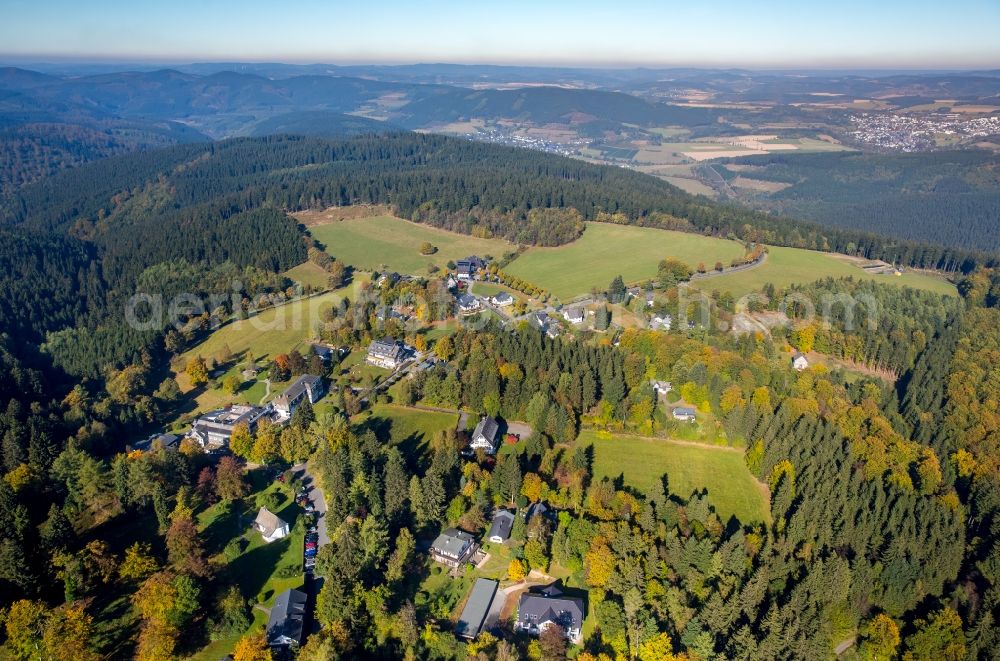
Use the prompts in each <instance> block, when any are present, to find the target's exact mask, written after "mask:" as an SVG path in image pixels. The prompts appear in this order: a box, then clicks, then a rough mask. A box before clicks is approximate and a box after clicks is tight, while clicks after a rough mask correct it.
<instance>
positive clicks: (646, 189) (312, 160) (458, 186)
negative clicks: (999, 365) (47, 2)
mask: <svg viewBox="0 0 1000 661" xmlns="http://www.w3.org/2000/svg"><path fill="white" fill-rule="evenodd" d="M355 203H380V204H389V205H392V206H394V207H395V208H396V210H397V212H398V213H399V214H401V215H403V216H405V217H407V218H411V219H413V220H418V221H422V222H428V223H431V224H434V225H437V226H440V227H446V228H448V229H452V230H456V231H460V232H466V233H469V232H472V231H474V230H475V231H479V232H487V233H489V234H492V235H495V236H503V237H505V238H508V239H510V240H512V241H516V242H519V243H526V244H537V245H558V244H561V243H565V242H567V241H570V240H572V239H575V238H576V237H577V236H578V235H579V232H580V231H581V226H580V223H579V222H574V221H572V220H570V218H571V217H570V216H563V217H562V220H561V222H555V223H549V224H545V225H540V224H537V223H528V222H526V221H527V219H528V212H529V211H530V210H532V209H538V208H552V207H556V208H574V209H576V210H577V211H579V213H580V214H581V216H582V217H583V218H584V219H600V220H608V221H611V222H622V223H633V224H641V225H648V226H661V227H671V228H676V229H686V230H689V231H696V232H702V233H709V234H718V235H731V236H736V237H738V238H742V239H747V240H753V241H760V242H765V243H771V244H777V245H791V246H797V247H803V248H813V249H818V250H836V251H842V252H849V253H856V254H861V255H863V256H865V257H868V258H878V259H884V260H886V261H890V262H894V263H900V264H904V265H910V266H917V267H923V268H938V269H943V270H948V271H955V270H963V271H969V270H971V269H972V268H973V267H974V266H975V265H976V264H983V263H992V261H993V260H994V259H995V257H994V256H987V255H981V254H975V253H972V252H968V251H961V250H955V249H947V248H940V247H934V246H930V245H921V244H915V243H906V242H900V241H896V240H891V239H887V238H885V237H880V236H877V235H873V234H868V233H864V232H861V231H857V230H845V229H827V228H822V227H820V226H818V225H816V224H812V223H808V222H800V221H794V220H791V219H787V218H778V217H774V216H769V215H766V214H763V213H760V212H754V211H750V210H747V209H744V208H742V207H737V206H727V205H720V204H716V203H712V202H710V201H708V200H706V199H705V198H702V197H695V196H692V195H689V194H687V193H684V192H682V191H680V190H679V189H677V188H675V187H673V186H671V185H670V184H667V183H666V182H663V181H661V180H658V179H656V178H654V177H650V176H647V175H644V174H640V173H636V172H632V171H628V170H624V169H621V168H613V167H605V166H596V165H591V164H587V163H582V162H579V161H575V160H571V159H567V158H563V157H559V156H554V155H550V154H543V153H538V152H531V151H527V150H520V149H513V148H508V147H501V146H497V145H489V144H483V143H476V142H469V141H465V140H459V139H453V138H445V137H441V136H431V135H418V134H408V133H393V134H387V135H381V136H374V135H364V136H359V137H355V138H352V139H337V140H328V139H320V138H303V137H281V136H279V137H269V138H255V139H250V138H244V139H234V140H228V141H223V142H218V143H212V144H208V145H183V146H178V147H172V148H168V149H164V150H160V151H156V152H145V153H140V154H130V155H126V156H122V157H117V158H111V159H107V160H105V161H102V162H98V163H94V164H91V165H89V166H87V167H83V168H79V169H76V170H72V171H68V172H65V173H62V174H60V175H59V176H56V177H52V178H49V179H46V180H44V181H40V182H37V183H36V184H33V185H31V186H28V187H25V188H24V189H23V190H21V191H19V192H18V194H16V195H15V196H11V197H10V198H8V200H7V201H6V204H5V205H4V211H3V215H4V218H5V220H6V222H12V223H16V224H24V225H26V226H29V227H33V228H38V229H44V230H56V231H69V230H72V231H73V232H74V233H76V234H77V235H79V236H87V237H94V238H95V240H97V241H98V242H100V241H101V238H100V237H102V236H108V235H109V233H108V230H109V229H110V228H115V230H116V232H113V233H111V234H116V233H118V232H121V229H122V227H124V226H125V225H136V224H137V225H141V226H146V227H154V226H158V225H162V224H170V223H178V222H182V220H183V219H185V218H189V217H191V216H192V214H195V215H197V216H198V217H200V218H204V219H205V221H206V222H211V221H212V219H225V218H228V217H230V216H232V215H233V214H237V213H242V212H245V211H248V210H250V209H255V208H259V207H272V208H277V209H281V210H295V209H303V208H317V207H324V206H330V205H348V204H355ZM140 210H141V212H138V211H140ZM116 239H117V237H116Z"/></svg>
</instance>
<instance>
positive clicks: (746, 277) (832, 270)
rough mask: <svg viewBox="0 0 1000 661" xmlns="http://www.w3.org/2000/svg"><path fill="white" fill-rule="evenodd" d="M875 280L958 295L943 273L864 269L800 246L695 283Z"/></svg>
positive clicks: (748, 285)
mask: <svg viewBox="0 0 1000 661" xmlns="http://www.w3.org/2000/svg"><path fill="white" fill-rule="evenodd" d="M847 276H851V277H854V278H858V279H865V280H874V281H876V282H883V283H886V284H894V285H899V286H908V287H913V288H915V289H925V290H927V291H932V292H937V293H939V294H949V295H955V294H956V293H957V292H956V289H955V285H953V284H951V283H950V282H948V281H947V280H945V279H944V278H942V277H939V276H936V275H930V274H925V273H916V272H908V273H904V274H903V275H900V276H894V275H873V274H870V273H865V272H864V271H863V270H862V269H860V268H859V267H857V266H855V265H854V264H852V263H851V262H850V261H849V260H846V259H843V258H840V257H837V256H834V255H832V254H830V253H823V252H816V251H813V250H802V249H800V248H783V247H776V246H772V247H770V248H768V255H767V260H766V261H765V262H764V263H763V264H761V265H760V266H758V267H756V268H752V269H749V270H746V271H739V272H736V273H730V274H726V275H720V276H716V277H711V278H707V279H705V280H697V281H695V283H694V284H695V286H696V287H698V288H699V289H701V290H703V291H707V292H711V291H714V290H718V291H720V292H724V291H728V292H730V293H732V294H733V295H734V296H742V295H743V294H747V293H749V292H752V291H759V290H760V288H761V287H763V286H764V285H765V284H767V283H771V284H773V285H774V286H776V287H787V286H789V285H792V284H801V283H807V282H814V281H816V280H820V279H822V278H827V277H831V278H843V277H847Z"/></svg>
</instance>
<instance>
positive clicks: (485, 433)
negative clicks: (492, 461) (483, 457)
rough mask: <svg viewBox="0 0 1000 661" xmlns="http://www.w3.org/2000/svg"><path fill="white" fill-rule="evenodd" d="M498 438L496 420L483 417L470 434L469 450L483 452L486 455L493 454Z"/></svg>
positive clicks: (498, 428)
mask: <svg viewBox="0 0 1000 661" xmlns="http://www.w3.org/2000/svg"><path fill="white" fill-rule="evenodd" d="M499 437H500V423H499V422H497V419H496V418H491V417H489V416H486V415H484V416H483V418H482V419H481V420H480V421H479V424H477V425H476V428H475V430H473V432H472V439H471V440H470V441H469V449H470V450H472V451H473V452H475V451H476V450H483V451H485V452H486V454H494V453H495V452H496V451H497V445H498V442H499Z"/></svg>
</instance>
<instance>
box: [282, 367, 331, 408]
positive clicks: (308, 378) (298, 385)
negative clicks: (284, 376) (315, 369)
mask: <svg viewBox="0 0 1000 661" xmlns="http://www.w3.org/2000/svg"><path fill="white" fill-rule="evenodd" d="M325 394H326V390H325V389H324V388H323V379H321V378H320V377H318V376H316V375H314V374H303V375H302V376H300V377H299V378H297V379H296V380H295V381H294V382H293V383H292V385H290V386H288V388H287V389H285V392H283V393H281V394H280V395H278V396H277V397H275V398H274V402H273V403H274V410H275V411H277V412H278V415H280V416H281V417H282V418H288V417H291V415H292V413H294V412H295V409H296V408H298V407H299V405H300V404H301V403H302V402H304V401H306V400H307V399H308V400H309V403H310V404H315V403H316V402H318V401H319V400H320V398H322V397H323V395H325Z"/></svg>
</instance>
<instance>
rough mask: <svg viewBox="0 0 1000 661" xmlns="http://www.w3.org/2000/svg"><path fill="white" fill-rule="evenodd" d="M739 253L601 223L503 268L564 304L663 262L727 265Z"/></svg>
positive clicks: (652, 272)
mask: <svg viewBox="0 0 1000 661" xmlns="http://www.w3.org/2000/svg"><path fill="white" fill-rule="evenodd" d="M743 254H744V251H743V246H742V245H740V244H739V243H737V242H736V241H729V240H726V239H715V238H711V237H705V236H701V235H699V234H689V233H686V232H674V231H669V230H660V229H653V228H648V227H633V226H628V225H610V224H605V223H587V229H586V231H584V233H583V236H582V237H580V238H579V239H578V240H576V241H574V242H573V243H570V244H567V245H565V246H559V247H557V248H532V249H530V250H528V251H527V252H526V253H524V254H523V255H521V256H520V257H518V258H517V259H515V260H514V261H513V262H511V263H510V264H509V265H508V266H507V268H506V269H505V270H506V271H507V272H508V273H510V274H511V275H513V276H515V277H517V278H520V279H522V280H525V281H527V282H530V283H532V284H535V285H537V286H539V287H542V288H544V289H547V290H548V291H550V292H552V294H554V295H555V296H557V297H559V298H560V299H563V300H569V299H571V298H573V297H575V296H580V295H582V294H587V293H588V292H590V290H591V288H593V287H599V288H601V289H605V288H607V286H608V284H610V283H611V281H612V280H613V279H614V278H615V276H617V275H621V276H622V278H623V279H624V280H625V282H627V283H628V282H638V281H641V280H648V279H650V278H653V277H655V276H656V270H657V265H658V264H659V263H660V260H662V259H664V258H665V257H675V258H677V259H680V260H683V261H684V262H686V263H687V264H689V265H690V266H691V267H692V268H693V267H695V266H696V265H697V264H698V263H699V262H704V263H705V264H708V265H712V264H714V263H715V262H716V261H721V262H723V263H724V264H729V262H730V261H732V260H733V259H734V258H737V257H741V256H742V255H743Z"/></svg>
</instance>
